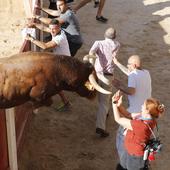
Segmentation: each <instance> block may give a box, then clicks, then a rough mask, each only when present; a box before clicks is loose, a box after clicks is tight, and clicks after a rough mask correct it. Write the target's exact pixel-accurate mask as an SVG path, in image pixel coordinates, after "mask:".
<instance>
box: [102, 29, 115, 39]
mask: <svg viewBox="0 0 170 170" xmlns="http://www.w3.org/2000/svg"><path fill="white" fill-rule="evenodd" d="M104 36H105V38H109V39H115V38H116V30H115V29H114V28H112V27H110V28H108V29H107V30H106V31H105V34H104Z"/></svg>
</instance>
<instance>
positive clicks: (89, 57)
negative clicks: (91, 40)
mask: <svg viewBox="0 0 170 170" xmlns="http://www.w3.org/2000/svg"><path fill="white" fill-rule="evenodd" d="M95 59H96V56H95V55H89V54H88V55H85V56H84V57H83V61H88V62H90V63H91V64H92V65H94V61H95Z"/></svg>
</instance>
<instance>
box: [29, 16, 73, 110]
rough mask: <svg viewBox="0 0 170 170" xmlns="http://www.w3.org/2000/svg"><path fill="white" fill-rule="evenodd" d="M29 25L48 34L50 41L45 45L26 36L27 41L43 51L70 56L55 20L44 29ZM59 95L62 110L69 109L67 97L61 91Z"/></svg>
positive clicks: (63, 36)
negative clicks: (50, 36) (48, 50)
mask: <svg viewBox="0 0 170 170" xmlns="http://www.w3.org/2000/svg"><path fill="white" fill-rule="evenodd" d="M30 25H31V26H34V27H36V28H38V29H40V30H42V31H45V32H50V33H51V35H52V40H51V41H49V42H46V43H45V42H42V41H39V40H37V39H35V38H33V37H31V36H30V35H27V36H26V39H27V40H30V41H31V42H32V43H33V44H35V45H37V46H38V47H40V48H42V49H44V50H46V49H51V48H52V50H53V52H54V53H55V54H58V55H66V56H70V55H71V54H70V49H69V45H68V41H67V37H66V35H65V33H64V31H62V30H61V27H60V23H59V21H58V20H56V19H53V20H51V23H50V24H49V27H46V26H44V25H42V24H36V23H32V24H30ZM59 95H60V97H61V99H62V101H63V103H64V105H63V107H62V108H64V109H65V108H66V107H69V106H70V103H69V101H68V99H67V97H65V96H64V93H63V91H60V92H59Z"/></svg>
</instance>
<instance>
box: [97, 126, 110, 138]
mask: <svg viewBox="0 0 170 170" xmlns="http://www.w3.org/2000/svg"><path fill="white" fill-rule="evenodd" d="M96 133H97V134H98V135H99V136H100V137H101V138H105V137H108V136H109V133H108V132H107V131H105V130H103V129H101V128H96Z"/></svg>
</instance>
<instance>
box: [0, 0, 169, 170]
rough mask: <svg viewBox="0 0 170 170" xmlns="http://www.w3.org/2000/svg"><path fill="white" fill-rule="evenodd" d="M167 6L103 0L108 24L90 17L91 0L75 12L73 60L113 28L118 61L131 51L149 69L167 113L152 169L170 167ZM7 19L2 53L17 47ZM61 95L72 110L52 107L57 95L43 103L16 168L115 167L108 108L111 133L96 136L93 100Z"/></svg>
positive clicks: (111, 127) (155, 0)
mask: <svg viewBox="0 0 170 170" xmlns="http://www.w3.org/2000/svg"><path fill="white" fill-rule="evenodd" d="M169 6H170V1H169V0H167V1H165V0H145V1H141V0H139V1H135V0H129V1H126V0H114V1H113V0H107V1H106V5H105V8H104V16H106V17H108V18H109V21H108V23H107V24H101V23H98V22H97V21H96V20H95V15H96V9H95V8H93V3H89V4H88V5H87V6H86V7H84V8H82V9H80V10H79V11H78V13H77V15H78V17H79V21H80V25H81V31H82V34H83V37H84V45H83V47H82V48H81V50H80V51H79V52H78V54H77V55H76V57H77V58H79V59H80V60H82V57H83V56H84V55H85V54H87V53H88V51H89V49H90V47H91V46H92V44H93V42H94V41H95V40H100V39H103V34H104V31H105V29H106V28H108V27H109V26H113V27H115V28H116V30H117V40H118V41H119V42H120V44H121V48H120V52H119V55H118V58H119V60H120V61H121V62H122V63H124V64H126V63H127V58H128V57H129V56H130V55H132V54H138V55H140V56H141V58H142V61H143V67H144V68H146V69H148V70H150V73H151V77H152V87H153V93H152V95H153V97H156V98H158V99H159V100H160V101H161V102H162V103H164V104H165V106H166V114H165V115H164V117H162V118H161V119H160V120H159V122H158V123H159V135H160V138H161V140H162V143H163V150H162V152H161V153H160V154H157V156H156V161H154V162H153V163H152V169H153V170H168V169H169V167H170V162H169V156H170V136H169V134H170V121H169V118H170V117H169V111H170V103H169V100H170V97H169V96H170V91H169V87H170V76H169V75H170V59H169V56H170V55H169V52H170V9H169ZM1 15H2V14H1ZM9 21H10V22H11V23H12V25H10V23H9V22H8V24H9V30H8V32H9V33H8V32H7V30H6V29H5V27H4V25H0V35H1V36H0V37H1V38H2V41H1V42H0V43H1V48H0V54H1V57H4V56H7V55H11V54H12V53H15V52H17V50H18V48H19V46H20V44H19V43H15V41H16V37H17V36H18V35H15V36H14V37H11V36H10V35H11V33H13V34H14V33H15V32H16V33H17V31H19V28H21V25H22V24H23V23H22V22H21V21H20V20H17V19H15V18H13V19H11V20H9ZM4 22H5V21H4ZM5 33H6V34H5ZM14 38H15V39H14ZM115 75H116V77H117V78H121V79H122V81H124V82H125V84H126V83H127V77H126V76H125V75H124V74H123V73H121V72H120V71H119V70H118V69H116V73H115ZM66 95H67V96H68V98H69V100H70V101H71V103H72V108H71V111H68V112H57V111H55V109H54V108H55V107H56V105H58V104H60V98H59V97H58V96H55V97H54V104H53V106H52V107H50V108H47V107H43V108H41V109H40V110H39V113H38V114H36V115H33V117H32V120H31V122H30V124H29V127H28V129H27V133H26V139H25V143H24V146H23V150H22V152H21V155H20V157H19V160H18V164H19V170H114V169H115V166H116V164H117V162H118V157H117V153H116V149H115V135H116V130H117V127H118V125H117V124H116V123H115V122H114V119H113V115H112V110H110V115H109V117H108V120H107V129H108V131H109V132H110V136H109V137H108V138H105V139H100V138H98V137H97V136H96V135H95V118H96V116H95V113H96V110H97V100H94V101H89V100H87V99H85V98H81V97H80V96H78V95H77V94H75V93H71V92H66Z"/></svg>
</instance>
